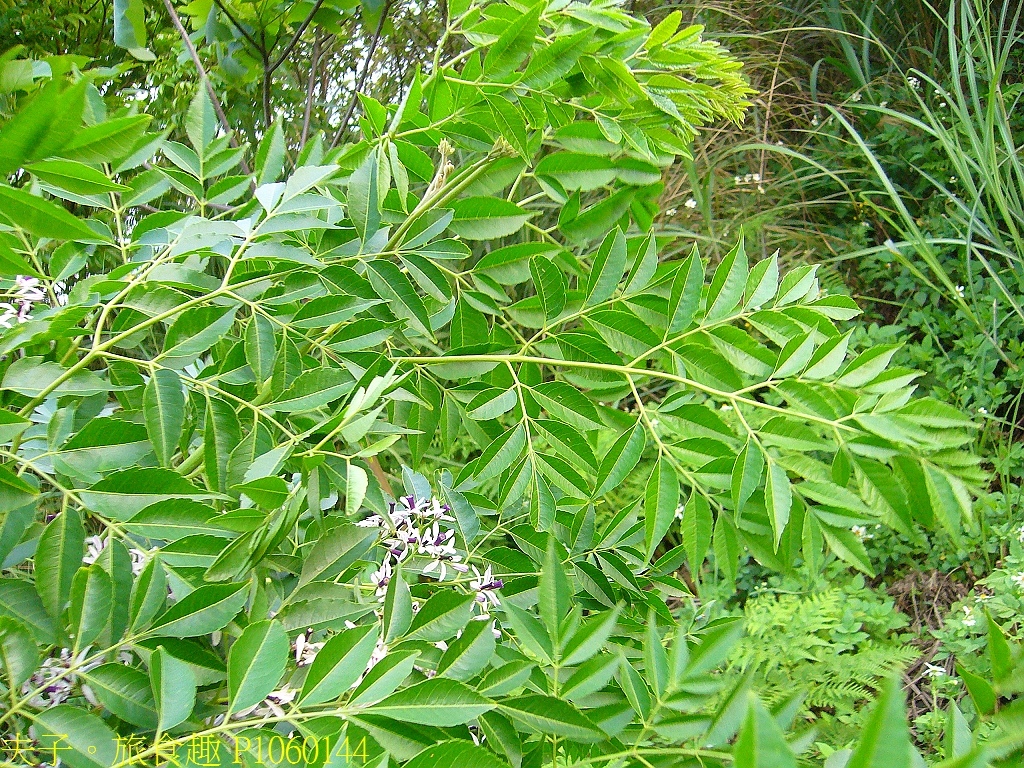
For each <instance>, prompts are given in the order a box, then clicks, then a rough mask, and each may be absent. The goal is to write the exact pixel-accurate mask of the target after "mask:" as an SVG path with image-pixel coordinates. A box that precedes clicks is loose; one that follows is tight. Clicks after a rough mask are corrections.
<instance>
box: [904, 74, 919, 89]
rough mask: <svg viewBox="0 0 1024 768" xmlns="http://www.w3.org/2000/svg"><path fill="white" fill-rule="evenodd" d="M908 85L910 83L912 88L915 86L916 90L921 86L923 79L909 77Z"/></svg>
mask: <svg viewBox="0 0 1024 768" xmlns="http://www.w3.org/2000/svg"><path fill="white" fill-rule="evenodd" d="M907 85H909V86H910V87H911V88H913V89H914V90H915V91H916V90H918V89H919V88H920V87H921V81H920V80H918V79H917V78H916V77H908V78H907Z"/></svg>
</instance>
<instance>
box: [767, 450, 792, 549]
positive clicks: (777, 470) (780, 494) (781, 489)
mask: <svg viewBox="0 0 1024 768" xmlns="http://www.w3.org/2000/svg"><path fill="white" fill-rule="evenodd" d="M764 505H765V508H766V509H767V510H768V519H769V521H770V522H771V524H772V534H773V536H774V537H775V546H776V548H778V546H779V540H780V539H781V538H782V532H783V531H784V530H785V528H786V524H787V523H788V522H789V510H790V507H792V506H793V490H792V488H791V487H790V485H789V477H787V475H786V470H784V469H783V468H782V467H781V466H779V464H778V463H777V462H775V461H771V462H769V463H768V477H767V479H766V480H765V486H764Z"/></svg>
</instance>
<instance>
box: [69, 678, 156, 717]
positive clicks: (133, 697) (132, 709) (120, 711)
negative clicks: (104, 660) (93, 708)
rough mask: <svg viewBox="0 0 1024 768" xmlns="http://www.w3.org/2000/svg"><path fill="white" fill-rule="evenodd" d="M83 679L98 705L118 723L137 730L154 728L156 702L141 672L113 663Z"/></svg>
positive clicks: (147, 680)
mask: <svg viewBox="0 0 1024 768" xmlns="http://www.w3.org/2000/svg"><path fill="white" fill-rule="evenodd" d="M86 679H87V680H88V681H89V687H90V688H91V689H92V691H93V693H94V694H96V698H97V699H99V700H100V703H101V704H102V705H103V706H104V707H105V708H106V709H108V710H110V711H111V712H112V713H114V715H116V716H117V717H119V718H120V719H121V720H124V721H126V722H128V723H131V724H133V725H137V726H139V727H140V728H146V729H150V728H155V727H156V724H157V711H156V702H155V701H154V699H153V690H152V688H150V685H149V678H148V677H147V676H146V674H145V673H144V672H142V671H141V670H139V669H136V668H135V667H129V666H125V665H123V664H119V663H117V662H113V663H110V664H104V665H103V666H101V667H97V668H96V669H94V670H92V671H90V672H89V673H88V675H87V678H86Z"/></svg>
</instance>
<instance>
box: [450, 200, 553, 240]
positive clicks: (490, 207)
mask: <svg viewBox="0 0 1024 768" xmlns="http://www.w3.org/2000/svg"><path fill="white" fill-rule="evenodd" d="M451 207H452V208H453V209H454V210H455V218H454V219H452V222H451V224H449V225H448V228H449V229H451V231H452V232H454V233H455V234H457V235H459V236H460V237H462V238H464V239H466V240H496V239H497V238H499V237H507V236H508V235H513V234H515V233H516V232H518V231H519V230H520V229H522V227H523V225H524V224H525V223H526V222H527V221H529V219H530V217H531V216H532V215H533V214H531V213H530V212H529V211H524V210H523V209H522V208H520V207H519V206H518V205H516V204H515V203H512V202H509V201H508V200H503V199H501V198H497V197H468V198H463V199H460V200H456V201H454V202H453V203H452V204H451Z"/></svg>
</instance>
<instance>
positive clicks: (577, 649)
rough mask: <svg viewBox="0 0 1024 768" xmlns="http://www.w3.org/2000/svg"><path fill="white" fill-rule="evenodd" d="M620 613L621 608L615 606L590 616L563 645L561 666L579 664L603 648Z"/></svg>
mask: <svg viewBox="0 0 1024 768" xmlns="http://www.w3.org/2000/svg"><path fill="white" fill-rule="evenodd" d="M620 612H621V606H616V607H615V608H613V609H612V610H610V611H605V612H604V613H599V614H597V615H595V616H591V617H590V618H589V619H587V620H586V621H584V622H583V623H582V624H580V626H579V628H578V629H577V630H576V631H575V632H574V633H573V634H572V636H571V637H569V638H568V639H567V640H566V641H565V643H564V647H563V649H562V658H561V663H562V665H564V666H567V667H571V666H574V665H576V664H581V663H583V662H584V661H587V660H589V659H590V658H591V657H593V656H594V655H595V654H596V653H597V652H598V651H600V650H601V649H602V648H604V647H605V645H606V644H607V642H608V638H609V637H611V634H612V632H614V631H615V627H616V625H617V623H618V619H619V613H620Z"/></svg>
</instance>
